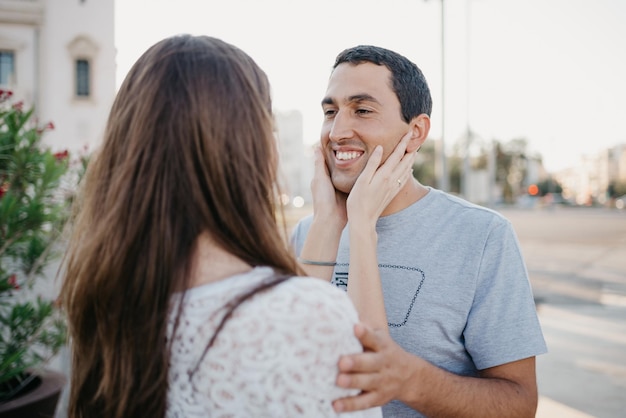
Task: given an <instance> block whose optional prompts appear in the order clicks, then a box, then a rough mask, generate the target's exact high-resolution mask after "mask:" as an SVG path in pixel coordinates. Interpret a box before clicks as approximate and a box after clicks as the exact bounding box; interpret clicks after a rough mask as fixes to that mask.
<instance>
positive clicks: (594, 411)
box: [499, 207, 626, 418]
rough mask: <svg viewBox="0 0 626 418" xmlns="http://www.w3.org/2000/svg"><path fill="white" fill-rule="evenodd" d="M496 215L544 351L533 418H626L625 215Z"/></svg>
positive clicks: (600, 211)
mask: <svg viewBox="0 0 626 418" xmlns="http://www.w3.org/2000/svg"><path fill="white" fill-rule="evenodd" d="M499 211H500V212H501V213H502V214H503V215H505V216H506V217H507V218H508V219H510V220H511V222H512V223H513V225H514V227H515V230H516V232H517V234H518V238H519V240H520V244H521V246H522V251H523V253H524V257H525V259H526V262H527V266H528V271H529V275H530V279H531V283H532V286H533V292H534V294H535V300H536V302H537V309H538V313H539V318H540V321H541V323H542V326H543V331H544V335H545V338H546V342H547V344H548V350H549V352H548V354H546V355H543V356H539V357H538V358H537V379H538V384H539V393H540V401H539V408H538V413H537V417H538V418H548V417H550V418H552V417H557V418H578V417H580V418H584V417H597V418H623V417H626V211H619V210H609V209H604V208H568V207H554V208H543V209H502V210H499Z"/></svg>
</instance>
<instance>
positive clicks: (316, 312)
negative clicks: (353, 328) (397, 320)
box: [258, 276, 358, 323]
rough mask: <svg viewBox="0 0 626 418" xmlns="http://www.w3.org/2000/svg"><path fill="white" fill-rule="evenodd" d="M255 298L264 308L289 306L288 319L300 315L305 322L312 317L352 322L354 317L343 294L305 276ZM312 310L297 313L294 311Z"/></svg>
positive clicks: (350, 303) (326, 283) (352, 309)
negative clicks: (301, 314)
mask: <svg viewBox="0 0 626 418" xmlns="http://www.w3.org/2000/svg"><path fill="white" fill-rule="evenodd" d="M263 293H264V294H262V295H259V297H258V299H259V301H260V302H263V300H264V299H265V303H263V304H264V305H265V304H273V306H276V304H278V305H279V306H283V305H286V304H289V305H290V306H291V308H292V309H293V311H292V315H298V314H299V313H300V312H302V313H303V314H304V316H306V317H307V318H311V317H315V316H324V317H327V316H334V317H335V318H336V319H338V320H341V321H344V322H345V321H346V320H347V321H348V322H350V323H353V322H356V321H357V319H358V315H357V312H356V309H355V308H354V305H353V304H352V302H351V301H350V298H349V297H348V295H347V293H346V292H345V291H344V290H341V289H339V288H337V287H336V286H334V285H332V284H331V283H329V282H328V281H325V280H323V279H319V278H315V277H308V276H293V277H290V278H289V279H287V280H285V281H284V282H282V283H280V284H278V285H276V286H274V288H270V289H269V290H268V291H266V292H263ZM300 307H302V308H304V307H306V308H307V309H312V310H313V311H309V312H308V313H307V312H306V311H301V310H300V309H298V308H300Z"/></svg>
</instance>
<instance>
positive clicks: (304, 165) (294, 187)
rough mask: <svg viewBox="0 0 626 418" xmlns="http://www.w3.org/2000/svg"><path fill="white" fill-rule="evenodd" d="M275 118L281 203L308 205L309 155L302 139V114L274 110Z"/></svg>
mask: <svg viewBox="0 0 626 418" xmlns="http://www.w3.org/2000/svg"><path fill="white" fill-rule="evenodd" d="M275 117H276V125H277V129H278V132H277V136H278V150H279V153H280V174H281V183H282V187H283V192H284V193H285V195H286V196H285V200H284V202H283V203H285V204H287V205H292V206H296V207H298V205H300V204H308V203H311V202H312V199H311V179H312V178H313V168H314V167H313V152H312V148H311V146H308V145H305V144H304V141H303V139H302V132H303V129H302V114H301V113H300V112H299V111H297V110H292V111H276V112H275ZM294 199H295V201H294Z"/></svg>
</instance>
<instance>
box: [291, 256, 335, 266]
mask: <svg viewBox="0 0 626 418" xmlns="http://www.w3.org/2000/svg"><path fill="white" fill-rule="evenodd" d="M298 261H299V262H301V263H302V264H310V265H313V266H329V267H332V266H336V265H337V262H336V261H313V260H304V259H302V258H300V257H298Z"/></svg>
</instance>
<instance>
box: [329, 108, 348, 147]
mask: <svg viewBox="0 0 626 418" xmlns="http://www.w3.org/2000/svg"><path fill="white" fill-rule="evenodd" d="M353 135H354V127H353V125H352V119H351V118H350V116H349V114H348V113H347V112H341V111H339V112H337V114H336V115H335V117H334V118H333V121H332V124H331V126H330V132H329V133H328V138H329V139H330V140H331V141H333V142H338V141H341V140H342V139H347V138H352V136H353Z"/></svg>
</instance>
